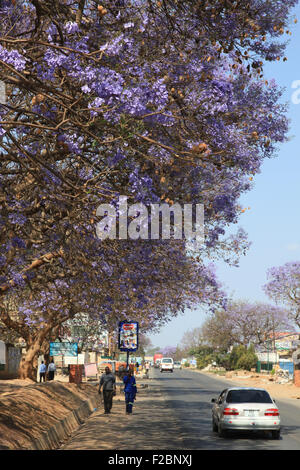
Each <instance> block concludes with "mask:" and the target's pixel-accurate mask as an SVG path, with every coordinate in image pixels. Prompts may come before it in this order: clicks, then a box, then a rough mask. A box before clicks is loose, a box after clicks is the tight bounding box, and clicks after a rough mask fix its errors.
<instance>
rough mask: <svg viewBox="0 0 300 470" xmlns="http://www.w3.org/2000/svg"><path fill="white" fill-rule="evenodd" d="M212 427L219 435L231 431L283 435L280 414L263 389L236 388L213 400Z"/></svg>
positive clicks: (273, 435)
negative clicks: (264, 432)
mask: <svg viewBox="0 0 300 470" xmlns="http://www.w3.org/2000/svg"><path fill="white" fill-rule="evenodd" d="M211 402H212V403H213V408H212V428H213V431H214V432H218V434H219V436H221V437H225V436H226V432H227V431H270V432H271V433H272V437H273V439H279V438H280V413H279V409H278V406H277V405H276V403H275V401H274V400H273V399H272V398H271V397H270V395H269V393H268V392H267V391H266V390H265V389H263V388H246V387H232V388H227V389H225V390H223V392H221V393H220V395H219V397H218V398H217V399H212V400H211Z"/></svg>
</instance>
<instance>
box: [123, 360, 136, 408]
mask: <svg viewBox="0 0 300 470" xmlns="http://www.w3.org/2000/svg"><path fill="white" fill-rule="evenodd" d="M123 382H124V385H125V388H124V392H125V403H126V414H127V415H130V414H132V407H133V403H134V400H135V398H136V393H137V389H136V381H135V377H134V375H133V373H132V371H131V370H130V369H129V371H128V372H127V375H125V377H124V379H123Z"/></svg>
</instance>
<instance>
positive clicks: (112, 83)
mask: <svg viewBox="0 0 300 470" xmlns="http://www.w3.org/2000/svg"><path fill="white" fill-rule="evenodd" d="M295 4H296V1H294V0H289V1H283V0H278V1H276V2H272V4H271V3H270V2H269V1H267V0H257V1H256V0H255V1H254V0H252V1H249V0H248V1H246V0H241V1H236V2H228V1H225V0H224V1H214V2H212V1H197V2H196V1H187V2H177V1H167V0H165V1H161V2H160V1H157V2H154V1H150V0H149V1H146V0H136V1H134V2H129V1H126V0H123V1H122V0H112V1H109V2H103V4H100V2H98V1H90V0H80V1H72V0H61V1H59V0H51V1H50V0H44V1H40V0H27V1H25V0H24V1H20V0H14V1H5V0H2V1H1V3H0V19H1V23H0V67H1V69H0V79H1V80H2V81H3V82H4V83H5V87H6V102H5V103H3V104H2V105H1V106H0V135H1V142H0V146H1V155H0V163H1V167H0V191H1V193H0V204H1V209H0V227H1V233H0V266H1V278H0V293H1V296H2V297H3V298H5V296H10V295H14V296H16V299H17V298H20V299H22V303H21V305H23V306H24V305H26V307H28V308H26V309H25V310H26V314H24V313H23V314H22V315H25V319H27V320H26V321H27V323H30V322H31V319H32V318H36V317H38V318H43V322H42V321H36V320H35V322H34V324H35V325H36V326H35V332H36V333H35V335H33V336H32V337H31V341H29V343H30V342H31V348H32V349H33V350H34V351H35V354H36V351H37V350H38V348H39V347H41V344H40V342H41V341H42V340H41V339H40V340H39V343H38V344H39V346H37V343H36V341H35V337H36V334H38V335H39V334H40V331H41V329H42V325H44V326H45V328H47V329H49V331H50V330H51V328H54V327H56V326H57V324H59V323H60V322H61V321H62V319H64V318H65V316H67V317H70V316H72V315H74V314H75V313H76V312H77V311H78V309H77V307H76V305H77V298H78V302H79V304H80V303H81V302H83V303H84V304H85V305H84V307H85V309H84V311H85V312H86V311H89V312H90V313H91V314H93V315H94V311H96V310H97V309H98V310H97V311H98V314H99V315H103V316H104V317H105V318H106V321H108V322H109V321H110V318H118V317H120V316H121V315H125V316H126V314H127V313H128V312H130V313H131V314H133V313H134V312H136V311H137V310H138V308H137V305H141V304H140V303H139V302H142V303H143V315H142V318H143V319H144V323H145V328H146V325H148V326H149V325H151V326H154V324H155V323H156V320H159V321H164V319H167V318H168V315H169V313H170V312H171V313H172V315H174V314H176V313H177V312H178V311H179V310H180V308H184V306H186V305H189V304H195V302H200V301H201V300H202V301H204V302H207V303H211V302H212V303H213V302H216V301H217V302H218V301H219V299H220V293H219V291H218V289H216V281H215V276H214V274H212V272H211V269H210V268H209V267H206V266H204V264H203V263H204V261H203V260H204V259H207V258H209V257H211V256H221V255H222V256H223V257H224V258H225V259H226V260H228V261H230V260H232V257H231V255H232V254H233V255H237V254H238V253H240V252H244V251H245V250H246V248H247V241H246V239H245V236H244V233H243V232H242V231H239V232H238V233H237V236H236V237H235V238H231V239H229V240H226V239H225V238H223V235H224V234H225V229H226V226H227V225H229V224H230V223H236V222H237V221H238V217H239V214H240V213H241V212H242V211H244V210H245V209H243V208H241V207H240V206H239V202H238V200H239V197H240V195H241V194H242V193H243V192H245V191H247V190H249V189H250V187H251V184H252V183H251V181H252V179H253V176H254V175H255V174H256V173H258V172H259V171H260V166H261V163H262V161H263V159H264V158H266V157H270V156H272V155H273V154H274V151H275V148H276V144H277V143H278V142H283V141H284V140H285V138H286V132H287V120H286V117H285V107H284V106H283V105H282V104H280V102H279V99H280V96H281V92H280V90H278V88H277V87H276V84H275V83H273V82H270V83H267V82H266V81H265V80H264V77H263V63H264V61H265V60H276V59H278V60H280V59H283V60H285V58H284V47H285V44H284V42H280V37H281V36H282V35H283V34H286V28H287V27H288V24H289V11H290V8H291V7H293V6H294V5H295ZM2 101H3V100H2ZM121 195H124V196H127V197H128V201H129V202H130V203H136V202H139V203H144V204H150V203H160V202H165V203H167V204H170V205H173V204H176V203H179V204H181V205H182V204H184V203H193V204H197V203H202V204H204V209H205V235H206V240H205V244H204V245H203V247H201V248H200V249H198V252H197V253H196V255H195V253H194V254H193V256H191V255H190V250H187V249H186V246H185V243H184V241H182V240H174V239H173V240H158V241H153V240H151V242H149V241H148V240H138V243H137V242H136V241H135V242H133V241H128V240H125V241H124V240H122V241H120V240H105V241H100V240H98V239H97V237H96V233H95V223H96V221H97V217H96V210H97V207H98V206H99V204H101V203H108V202H109V203H111V204H114V205H116V204H117V201H118V198H119V196H121ZM167 258H168V259H167ZM233 262H235V260H234V261H233ZM58 281H59V282H62V283H64V284H62V285H63V289H62V290H60V293H59V291H58V290H56V289H55V288H54V287H53V286H55V284H56V285H57V282H58ZM74 286H75V287H74ZM137 286H138V287H137ZM178 286H180V288H179V289H178V291H177V295H176V289H177V288H178ZM68 289H70V290H69V291H68ZM94 289H96V291H97V292H96V295H97V296H99V299H101V300H102V299H106V300H105V301H104V307H103V306H102V304H101V307H100V306H99V305H100V304H99V303H94V304H93V292H94V295H95V291H94ZM122 289H126V293H123V291H122ZM71 291H72V292H74V291H75V292H76V295H70V294H67V292H71ZM217 291H218V292H217ZM119 292H121V293H122V294H121V296H119ZM162 292H163V295H162V294H161V293H162ZM173 292H175V294H174V296H173V294H172V293H173ZM30 293H31V295H32V296H34V297H35V298H37V299H48V296H49V295H50V293H51V298H52V299H53V300H52V301H51V302H50V301H48V300H47V301H46V304H44V307H42V304H41V303H39V305H34V303H33V302H32V301H30ZM192 294H193V295H192ZM81 295H82V299H81V298H80V296H81ZM24 296H25V298H24ZM124 296H127V297H128V298H130V299H132V302H131V305H132V308H131V307H129V305H128V304H127V303H124ZM139 296H141V297H139ZM107 297H108V298H109V299H108V298H107ZM26 299H27V300H26ZM65 299H66V300H65ZM180 299H183V300H182V302H180ZM64 300H65V301H66V303H67V307H66V308H67V310H68V312H69V313H68V314H66V315H65V313H61V312H60V313H59V314H58V310H57V306H59V305H60V304H63V303H64ZM38 302H42V301H41V300H38ZM163 302H165V304H164V305H163V306H162V305H160V303H163ZM19 303H20V302H19ZM3 305H4V304H3ZM3 305H2V307H1V306H0V308H1V320H2V322H3V323H4V324H5V325H6V326H7V327H8V328H14V326H13V323H12V314H10V315H8V313H7V312H8V310H7V309H5V308H4V306H3ZM13 305H18V302H13ZM52 305H53V306H54V307H53V309H52ZM93 305H94V306H93ZM107 305H108V306H109V308H107ZM33 306H34V307H33ZM47 306H49V307H48V316H47V317H46V316H45V314H44V315H43V316H40V313H41V310H43V311H45V309H47ZM78 308H80V309H81V310H82V308H83V305H80V307H78ZM152 309H154V313H153V315H154V317H153V318H154V319H155V321H153V322H151V321H150V320H149V318H150V313H151V311H152ZM2 310H3V313H2ZM62 310H63V309H62ZM5 312H6V313H5ZM20 312H21V310H20V307H18V308H17V310H16V311H14V313H13V319H14V320H15V321H17V320H16V319H17V318H20V315H19V314H20ZM71 312H72V313H71ZM74 312H75V313H74ZM113 313H114V314H115V316H114V315H113ZM22 315H21V317H22ZM22 318H23V317H22ZM50 318H51V321H50ZM31 324H32V323H31ZM19 327H20V325H19V326H18V328H19ZM47 335H48V333H47ZM47 335H46V337H47ZM44 339H45V338H44ZM44 339H43V341H44ZM43 341H42V342H43ZM29 349H30V348H29ZM29 360H30V361H32V360H33V359H32V358H31V359H29V358H28V361H29ZM27 365H28V364H27ZM31 369H32V367H29V368H27V369H26V370H27V371H28V370H31ZM26 373H27V372H26ZM26 373H24V374H25V375H26ZM24 374H23V375H24Z"/></svg>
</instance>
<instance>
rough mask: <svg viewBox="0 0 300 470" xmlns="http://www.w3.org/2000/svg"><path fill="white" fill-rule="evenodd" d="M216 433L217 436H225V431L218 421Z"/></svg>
mask: <svg viewBox="0 0 300 470" xmlns="http://www.w3.org/2000/svg"><path fill="white" fill-rule="evenodd" d="M218 435H219V437H226V431H225V430H224V429H222V428H221V425H220V423H219V424H218Z"/></svg>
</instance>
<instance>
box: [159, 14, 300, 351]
mask: <svg viewBox="0 0 300 470" xmlns="http://www.w3.org/2000/svg"><path fill="white" fill-rule="evenodd" d="M293 13H294V14H295V15H296V17H297V18H298V20H299V23H298V24H297V25H295V24H293V26H291V28H290V29H291V31H292V33H293V34H292V36H287V37H289V38H290V43H289V45H288V47H287V50H286V56H287V58H288V61H287V62H283V61H280V62H276V63H272V64H266V66H265V76H266V78H267V79H271V78H275V80H276V82H277V83H278V85H279V86H281V87H284V88H285V92H284V95H283V97H282V101H284V102H287V103H288V104H289V111H288V116H289V119H290V120H291V123H290V132H289V135H290V137H291V140H290V141H289V142H287V143H285V144H283V145H281V146H280V148H279V151H278V156H277V158H272V159H269V160H267V161H265V163H264V164H263V166H262V170H261V173H260V174H259V175H257V176H256V177H255V179H254V187H253V189H252V190H251V191H250V192H248V193H247V194H245V195H244V196H243V197H242V198H241V200H240V202H241V205H242V206H243V207H250V210H247V211H246V212H245V213H244V214H242V216H241V217H240V221H239V224H238V225H237V226H241V227H243V228H244V229H245V230H246V232H247V233H248V238H249V240H250V241H251V242H252V245H251V248H250V250H249V251H248V253H247V255H246V256H243V257H242V258H241V259H240V266H239V267H238V268H233V267H229V266H226V265H225V263H220V262H219V263H217V275H218V278H219V280H220V281H221V282H222V283H223V284H224V286H225V288H226V291H227V292H228V294H229V295H230V296H231V297H232V298H234V299H246V300H250V301H262V302H270V300H269V299H268V297H267V296H266V295H265V294H264V292H263V290H262V286H263V285H264V284H265V283H266V282H267V278H266V271H267V269H269V268H271V267H272V266H280V265H282V264H284V263H286V262H288V261H293V260H300V207H299V205H300V158H299V149H300V132H299V128H300V103H299V104H294V103H293V100H292V96H293V94H294V93H295V91H296V90H295V89H293V88H292V84H293V82H294V81H296V80H299V81H300V58H299V57H300V53H299V49H298V47H299V46H300V6H298V7H297V8H295V10H294V12H293ZM299 83H300V82H299ZM298 88H299V89H300V86H298ZM298 96H299V97H300V92H299V94H298ZM237 226H236V227H237ZM270 303H271V302H270ZM205 318H206V313H205V311H204V310H203V309H198V310H196V311H195V312H190V311H187V312H185V314H184V315H180V316H179V317H177V318H175V319H174V320H172V321H171V322H170V323H169V324H168V325H167V326H165V327H164V328H162V329H161V331H160V333H159V334H156V335H151V336H150V339H151V341H152V343H153V344H154V345H155V346H160V347H161V346H176V345H177V344H178V343H180V340H181V338H182V336H183V334H184V332H185V331H187V330H190V329H192V328H195V327H197V326H200V325H201V323H202V322H203V321H204V319H205Z"/></svg>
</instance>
